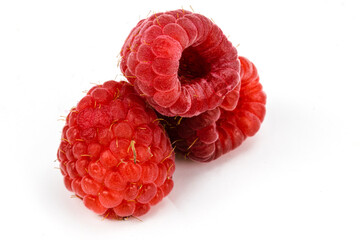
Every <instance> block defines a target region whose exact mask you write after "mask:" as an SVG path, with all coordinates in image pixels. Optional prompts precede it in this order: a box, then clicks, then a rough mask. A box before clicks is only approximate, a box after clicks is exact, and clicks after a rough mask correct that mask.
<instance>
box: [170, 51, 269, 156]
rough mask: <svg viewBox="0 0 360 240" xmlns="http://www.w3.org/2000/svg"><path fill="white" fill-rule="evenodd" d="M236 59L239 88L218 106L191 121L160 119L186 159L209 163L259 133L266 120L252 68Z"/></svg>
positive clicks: (258, 84) (264, 96)
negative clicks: (238, 71)
mask: <svg viewBox="0 0 360 240" xmlns="http://www.w3.org/2000/svg"><path fill="white" fill-rule="evenodd" d="M239 59H240V62H241V85H240V84H239V85H238V86H237V87H236V88H235V89H234V90H233V91H232V92H230V93H229V94H228V95H226V97H225V99H224V101H223V103H222V105H221V106H219V107H217V108H215V109H213V110H209V111H207V112H204V113H202V114H200V115H198V116H195V117H192V118H179V117H176V118H169V117H163V118H165V119H166V122H165V124H164V125H165V126H166V127H167V130H168V133H169V135H170V138H171V140H172V141H173V143H174V145H175V146H176V150H177V151H178V152H180V153H182V154H184V155H185V156H186V157H188V158H190V159H192V160H195V161H199V162H209V161H212V160H214V159H217V158H218V157H220V156H221V155H223V154H225V153H227V152H229V151H230V150H233V149H234V148H236V147H238V146H239V145H240V144H241V143H242V142H243V141H244V140H245V139H246V138H247V137H249V136H253V135H255V133H256V132H257V131H258V130H259V128H260V125H261V123H262V121H263V120H264V117H265V112H266V110H265V104H266V95H265V93H264V92H263V91H262V85H261V84H260V83H259V76H258V73H257V70H256V67H255V66H254V64H253V63H251V62H250V61H249V60H248V59H246V58H244V57H239ZM239 96H240V97H239Z"/></svg>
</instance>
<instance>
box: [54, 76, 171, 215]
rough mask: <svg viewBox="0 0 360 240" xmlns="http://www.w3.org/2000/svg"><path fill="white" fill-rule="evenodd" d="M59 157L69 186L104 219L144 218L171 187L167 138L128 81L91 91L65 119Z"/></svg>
mask: <svg viewBox="0 0 360 240" xmlns="http://www.w3.org/2000/svg"><path fill="white" fill-rule="evenodd" d="M57 157H58V160H59V162H60V169H61V173H62V175H63V176H64V183H65V186H66V188H67V189H68V190H69V191H72V192H74V193H75V194H76V196H78V197H79V198H81V199H82V201H83V202H84V205H85V206H86V207H87V208H89V209H91V210H92V211H94V212H95V213H97V214H99V215H103V216H104V217H106V218H123V217H128V216H135V217H138V216H141V215H143V214H145V213H147V212H148V211H149V209H150V207H151V206H152V205H155V204H157V203H158V202H160V201H161V200H162V199H163V198H164V197H165V196H166V195H168V194H169V192H170V191H171V189H172V187H173V180H172V175H173V173H174V170H175V163H174V153H173V149H172V147H171V144H170V141H169V138H168V136H167V134H166V132H165V131H164V129H163V127H162V126H161V125H159V123H158V121H157V119H156V114H155V112H154V111H153V110H152V109H151V108H149V107H148V106H147V105H146V104H145V102H144V101H143V100H142V99H141V98H140V97H139V96H138V95H137V94H136V92H135V91H134V89H133V87H132V86H131V85H130V84H128V83H126V82H120V83H119V82H115V81H107V82H105V83H104V84H102V85H98V86H95V87H93V88H92V89H90V91H89V92H88V93H87V95H86V96H85V97H83V98H82V99H81V100H80V101H79V103H78V104H77V107H76V108H73V109H72V110H71V111H70V113H69V115H68V116H67V118H66V124H65V126H64V128H63V131H62V137H61V143H60V146H59V149H58V152H57Z"/></svg>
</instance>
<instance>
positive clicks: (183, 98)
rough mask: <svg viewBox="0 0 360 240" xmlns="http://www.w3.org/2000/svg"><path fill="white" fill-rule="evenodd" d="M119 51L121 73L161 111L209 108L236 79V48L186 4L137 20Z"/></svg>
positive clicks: (182, 112)
mask: <svg viewBox="0 0 360 240" xmlns="http://www.w3.org/2000/svg"><path fill="white" fill-rule="evenodd" d="M120 55H121V57H122V60H121V64H120V68H121V71H122V72H123V74H124V75H125V77H127V79H128V80H129V81H130V82H131V83H132V84H133V85H134V86H135V89H136V91H137V92H138V93H139V94H140V95H141V96H143V97H144V98H145V99H146V100H147V101H148V103H149V104H150V105H151V106H152V107H154V108H155V109H156V110H157V111H158V112H159V113H161V114H163V115H165V116H181V117H193V116H196V115H199V114H201V113H203V112H205V111H208V110H212V109H214V108H216V107H218V106H219V105H220V104H221V103H222V102H223V100H224V97H225V95H227V94H228V93H229V92H230V91H232V90H233V89H234V88H235V87H236V86H237V85H238V84H239V82H240V75H239V70H240V63H239V60H238V58H237V50H236V48H235V47H234V46H233V45H232V44H231V42H230V41H229V40H228V39H227V38H226V37H225V35H224V34H223V32H222V31H221V29H220V28H219V27H218V26H217V25H216V24H214V23H213V22H212V21H211V20H209V19H208V18H206V17H205V16H203V15H200V14H197V13H192V12H189V11H185V10H176V11H169V12H163V13H156V14H154V15H152V16H150V17H149V18H147V19H143V20H141V21H140V22H139V23H138V24H137V26H136V27H135V28H133V29H132V31H131V32H130V34H129V36H128V37H127V39H126V41H125V43H124V45H123V47H122V50H121V52H120Z"/></svg>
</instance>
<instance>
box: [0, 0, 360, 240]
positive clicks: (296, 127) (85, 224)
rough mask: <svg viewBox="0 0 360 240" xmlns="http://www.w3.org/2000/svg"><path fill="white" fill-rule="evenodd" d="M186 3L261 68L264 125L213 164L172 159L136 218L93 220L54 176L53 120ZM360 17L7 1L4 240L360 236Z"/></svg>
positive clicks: (250, 8) (327, 8) (2, 104)
mask: <svg viewBox="0 0 360 240" xmlns="http://www.w3.org/2000/svg"><path fill="white" fill-rule="evenodd" d="M189 5H191V6H192V7H193V9H194V10H195V11H196V12H199V13H201V14H204V15H206V16H207V17H209V18H210V17H211V18H212V19H213V20H214V21H215V23H216V24H218V25H219V26H220V28H222V29H223V32H224V33H225V35H229V39H230V40H231V41H232V42H233V44H234V45H237V44H240V45H239V46H238V51H239V54H240V55H243V56H245V57H247V58H249V59H250V60H252V61H253V62H254V63H255V64H256V66H257V67H258V70H259V74H260V80H261V82H262V84H263V86H264V89H265V91H266V93H267V95H268V103H267V115H266V118H265V121H264V123H263V125H262V127H261V129H260V131H259V132H258V134H257V135H256V136H255V137H252V138H249V139H247V140H246V142H245V143H244V144H243V145H241V146H240V147H239V148H238V149H236V150H235V151H232V152H231V153H229V154H227V155H225V156H223V157H221V158H220V159H218V160H217V161H214V162H211V163H208V164H199V163H194V162H190V161H184V160H179V161H178V162H177V166H176V168H177V169H176V172H175V176H174V181H175V187H174V189H173V191H172V192H171V194H170V195H169V197H168V198H166V199H164V200H163V201H162V202H161V203H160V204H159V205H157V206H156V207H153V208H152V210H151V211H150V212H149V213H148V214H147V215H145V216H143V217H141V219H142V222H140V221H138V220H136V219H132V220H129V221H121V222H120V221H109V220H101V217H98V216H96V215H95V214H93V213H92V212H90V211H88V210H87V209H86V208H85V207H84V206H83V204H82V203H81V201H80V200H79V199H76V198H71V195H72V193H70V192H68V191H67V190H66V189H65V187H64V185H63V182H62V177H61V174H60V171H59V170H58V169H56V168H55V167H57V166H58V163H57V162H54V160H55V159H56V151H57V147H58V144H59V142H60V131H61V128H62V126H63V124H64V122H63V121H58V119H59V118H60V116H61V115H66V114H67V112H68V111H69V109H70V108H71V107H72V106H74V105H76V103H77V101H78V100H80V98H81V97H82V96H84V93H83V92H82V91H83V90H87V89H89V88H91V87H92V86H93V85H92V83H101V82H104V81H106V80H109V79H114V77H115V76H116V74H117V73H119V70H117V68H116V61H117V59H116V55H117V54H118V52H119V51H120V48H121V46H122V44H123V41H124V40H125V38H126V36H127V35H128V33H129V32H130V30H131V29H132V27H133V26H135V24H136V23H137V22H138V21H139V18H144V17H146V16H147V14H148V12H149V11H150V10H152V11H157V12H160V11H165V10H174V9H177V8H181V7H182V6H183V7H184V8H185V9H187V10H191V9H190V7H189ZM359 12H360V5H359V1H345V0H344V1H325V0H323V1H277V0H272V1H235V0H232V1H225V0H220V1H202V2H201V1H196V0H191V1H169V0H168V1H155V0H149V1H139V0H134V1H120V0H117V1H99V2H92V1H82V2H79V1H58V2H54V1H6V2H5V1H2V2H1V3H0V26H1V28H0V31H1V37H0V43H1V44H0V81H1V85H0V128H1V129H0V134H1V135H0V136H1V137H0V148H1V152H0V157H1V160H0V161H1V162H0V167H1V168H0V169H1V171H0V178H1V179H0V184H1V197H0V201H1V204H0V208H1V214H2V219H3V220H2V223H1V231H0V235H2V236H1V238H2V239H20V238H27V239H85V238H86V239H100V238H101V239H215V238H217V239H235V238H236V239H262V240H263V239H277V240H278V239H291V240H293V239H347V240H349V239H360V229H359V228H360V188H359V184H360V163H359V161H360V154H359V150H360V138H359V135H360V127H359V125H360V114H359V104H360V97H359V81H360V73H359V68H360V57H359V56H360V47H359V43H360V36H359V31H360V14H359ZM119 79H121V78H118V80H119ZM4 237H5V238H4Z"/></svg>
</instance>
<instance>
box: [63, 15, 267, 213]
mask: <svg viewBox="0 0 360 240" xmlns="http://www.w3.org/2000/svg"><path fill="white" fill-rule="evenodd" d="M121 57H122V60H121V64H120V69H121V71H122V72H123V74H124V76H125V77H126V78H127V79H128V81H129V82H130V83H127V82H124V81H121V82H116V81H107V82H104V83H103V84H101V85H98V86H95V87H93V88H92V89H90V90H89V91H88V93H87V94H86V96H85V97H83V98H82V99H81V100H80V101H79V102H78V104H77V106H76V107H74V108H73V109H72V110H71V111H70V113H69V114H68V116H67V117H66V123H65V126H64V127H63V130H62V136H61V142H60V146H59V148H58V151H57V158H58V160H59V162H60V169H61V173H62V175H63V177H64V184H65V187H66V188H67V189H68V190H69V191H71V192H74V193H75V195H76V196H77V197H79V198H80V199H81V200H82V201H83V203H84V205H85V206H86V207H87V208H89V209H90V210H92V211H93V212H95V213H96V214H98V215H102V216H104V217H106V218H110V219H119V218H120V219H123V218H126V217H131V216H133V217H138V216H142V215H144V214H145V213H147V212H148V211H149V210H150V208H151V206H153V205H155V204H157V203H159V202H160V201H161V200H162V199H163V198H164V197H165V196H167V195H168V194H169V193H170V191H171V190H172V188H173V185H174V183H173V179H172V178H173V174H174V171H175V153H174V150H176V152H177V153H181V154H184V155H185V156H186V157H187V158H189V159H192V160H194V161H198V162H209V161H212V160H215V159H217V158H219V157H220V156H221V155H223V154H225V153H227V152H229V151H230V150H232V149H234V148H236V147H238V146H239V145H240V144H241V143H242V142H243V141H244V140H245V139H246V138H247V137H248V136H253V135H254V134H255V133H256V132H257V131H258V130H259V128H260V125H261V123H262V121H263V120H264V116H265V104H266V95H265V93H264V92H263V91H262V85H261V84H260V83H259V76H258V73H257V70H256V68H255V66H254V64H253V63H251V62H250V61H249V60H247V59H246V58H244V57H238V53H237V50H236V48H235V47H234V46H233V45H232V44H231V43H230V42H229V40H228V39H227V38H226V37H225V36H224V34H223V33H222V31H221V29H220V28H219V27H218V26H217V25H216V24H214V23H213V22H212V21H211V20H209V19H208V18H206V17H204V16H202V15H200V14H196V13H192V12H189V11H185V10H176V11H168V12H164V13H157V14H154V15H152V16H150V17H149V18H147V19H144V20H141V21H140V22H139V23H138V24H137V25H136V26H135V28H133V29H132V31H131V32H130V34H129V36H128V37H127V39H126V41H125V43H124V45H123V47H122V50H121ZM170 139H171V141H172V144H171V142H170Z"/></svg>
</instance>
